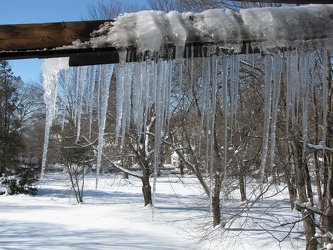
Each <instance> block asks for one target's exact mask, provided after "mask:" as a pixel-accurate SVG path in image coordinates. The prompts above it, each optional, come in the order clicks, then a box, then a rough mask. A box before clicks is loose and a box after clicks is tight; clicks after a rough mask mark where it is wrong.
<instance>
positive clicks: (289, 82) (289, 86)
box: [286, 51, 293, 137]
mask: <svg viewBox="0 0 333 250" xmlns="http://www.w3.org/2000/svg"><path fill="white" fill-rule="evenodd" d="M286 54H287V75H286V78H287V80H286V82H287V83H286V85H287V86H286V88H287V95H286V134H287V137H288V135H289V119H290V108H291V98H292V89H293V87H292V86H293V81H292V80H291V74H292V69H291V67H292V65H291V53H290V51H287V52H286Z"/></svg>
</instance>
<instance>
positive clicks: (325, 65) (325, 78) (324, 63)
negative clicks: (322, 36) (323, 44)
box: [321, 50, 327, 149]
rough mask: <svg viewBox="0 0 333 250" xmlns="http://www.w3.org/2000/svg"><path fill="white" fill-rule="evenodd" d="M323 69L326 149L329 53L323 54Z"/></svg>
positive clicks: (324, 142) (324, 139) (324, 141)
mask: <svg viewBox="0 0 333 250" xmlns="http://www.w3.org/2000/svg"><path fill="white" fill-rule="evenodd" d="M323 54H324V55H323V69H322V71H321V78H322V85H323V87H322V88H323V103H322V106H323V143H322V145H323V146H324V149H325V148H326V128H327V51H326V50H324V52H323Z"/></svg>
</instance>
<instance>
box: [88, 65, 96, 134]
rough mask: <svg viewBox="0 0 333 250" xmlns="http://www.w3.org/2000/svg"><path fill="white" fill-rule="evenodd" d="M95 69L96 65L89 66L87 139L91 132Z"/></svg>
mask: <svg viewBox="0 0 333 250" xmlns="http://www.w3.org/2000/svg"><path fill="white" fill-rule="evenodd" d="M95 70H96V71H97V69H96V67H94V66H90V72H89V75H90V78H89V86H90V88H89V89H90V92H89V103H88V107H89V132H88V136H89V139H91V132H92V123H93V109H94V96H95V85H96V82H97V79H96V80H95V77H96V75H97V73H95Z"/></svg>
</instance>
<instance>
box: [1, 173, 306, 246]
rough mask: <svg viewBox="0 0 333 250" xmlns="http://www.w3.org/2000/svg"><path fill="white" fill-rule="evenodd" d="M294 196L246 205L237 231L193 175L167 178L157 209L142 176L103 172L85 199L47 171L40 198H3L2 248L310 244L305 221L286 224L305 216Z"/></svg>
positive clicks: (229, 206) (232, 201) (234, 203)
mask: <svg viewBox="0 0 333 250" xmlns="http://www.w3.org/2000/svg"><path fill="white" fill-rule="evenodd" d="M276 190H277V189H276V187H274V188H272V192H268V193H267V195H270V194H272V193H275V192H276ZM287 198H288V196H287V195H286V191H285V190H282V192H280V193H279V194H278V195H275V196H271V197H269V198H267V199H264V200H263V201H260V202H258V203H256V204H254V205H253V206H252V208H251V212H249V211H246V209H245V212H244V214H243V215H241V216H240V217H239V218H238V219H237V220H236V221H234V223H233V224H232V225H231V226H230V228H229V230H225V229H222V228H215V229H214V230H212V228H211V223H210V222H211V216H210V213H209V203H208V202H207V199H206V196H205V195H203V193H202V191H201V189H200V186H199V184H198V182H197V180H196V179H195V178H194V177H192V176H185V177H182V178H178V177H175V176H169V177H168V176H164V177H159V178H158V180H157V190H156V206H155V207H154V208H153V207H143V198H142V194H141V183H140V180H138V179H133V178H131V179H130V180H129V181H124V180H122V179H121V176H119V175H118V176H113V175H111V176H101V178H100V182H99V189H98V190H95V179H94V177H93V176H91V177H89V178H87V181H86V187H85V193H84V203H83V204H79V205H77V204H76V200H75V197H74V194H73V193H72V192H71V191H70V187H69V183H68V180H67V179H66V177H65V176H64V174H62V173H53V174H47V175H46V176H45V179H44V180H43V182H42V184H41V186H40V188H39V195H37V196H26V195H15V196H9V195H8V196H0V211H1V212H0V225H1V227H0V249H161V250H162V249H247V250H251V249H265V250H266V249H305V247H304V240H303V235H302V227H301V225H298V226H297V225H296V226H295V227H294V229H293V231H292V233H291V234H290V235H289V236H288V232H289V230H290V229H291V227H292V226H291V225H289V226H286V227H279V224H280V223H284V222H290V221H292V220H296V219H298V216H299V215H298V214H297V212H291V211H290V207H289V205H288V200H287ZM223 204H224V205H223V213H224V214H225V215H224V216H230V215H231V214H234V213H235V211H236V210H235V208H236V207H239V205H240V204H241V203H240V201H239V199H238V192H234V193H231V194H230V195H229V199H228V200H225V201H224V203H223ZM228 226H229V224H228ZM284 237H286V239H285V240H283V239H284ZM282 240H283V242H282V243H280V244H279V241H282Z"/></svg>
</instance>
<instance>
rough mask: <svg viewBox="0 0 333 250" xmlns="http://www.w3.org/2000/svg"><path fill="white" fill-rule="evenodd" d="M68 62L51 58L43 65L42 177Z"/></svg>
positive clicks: (66, 59) (65, 59)
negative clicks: (62, 74) (60, 80)
mask: <svg viewBox="0 0 333 250" xmlns="http://www.w3.org/2000/svg"><path fill="white" fill-rule="evenodd" d="M68 60H69V58H67V57H64V58H50V59H46V60H45V61H44V63H43V64H42V71H43V87H44V101H45V105H46V118H45V137H44V146H43V155H42V172H41V176H42V177H43V175H44V172H45V167H46V160H47V151H48V145H49V136H50V130H51V125H52V121H53V118H54V117H55V113H56V101H57V84H58V76H59V72H60V70H67V69H68Z"/></svg>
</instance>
